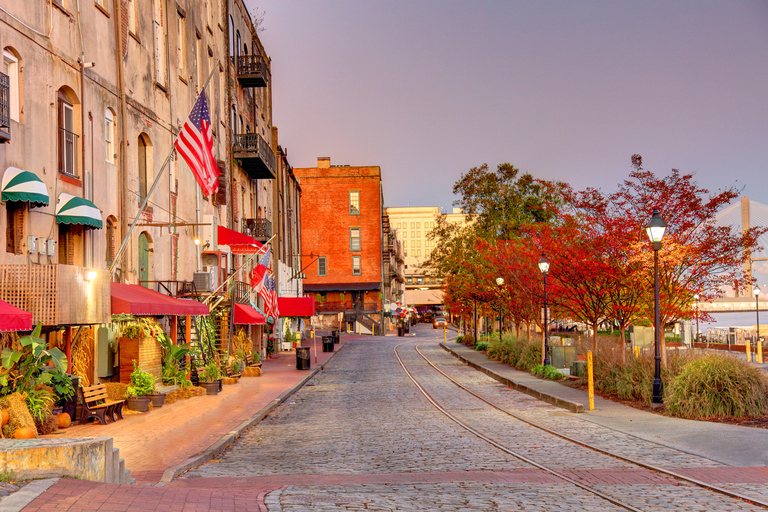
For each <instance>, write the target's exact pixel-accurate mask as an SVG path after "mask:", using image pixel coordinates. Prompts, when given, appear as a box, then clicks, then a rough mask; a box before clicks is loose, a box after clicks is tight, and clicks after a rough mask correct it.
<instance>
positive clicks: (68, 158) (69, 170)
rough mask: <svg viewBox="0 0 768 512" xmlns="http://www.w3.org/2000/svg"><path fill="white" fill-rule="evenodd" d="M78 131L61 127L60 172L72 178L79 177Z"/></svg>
mask: <svg viewBox="0 0 768 512" xmlns="http://www.w3.org/2000/svg"><path fill="white" fill-rule="evenodd" d="M78 137H79V136H78V135H77V134H76V133H73V132H70V131H69V130H67V129H66V128H62V127H61V126H60V127H59V172H60V173H62V174H65V175H67V176H69V177H71V178H77V177H78V176H77V139H78Z"/></svg>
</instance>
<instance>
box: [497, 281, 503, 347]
mask: <svg viewBox="0 0 768 512" xmlns="http://www.w3.org/2000/svg"><path fill="white" fill-rule="evenodd" d="M496 285H497V286H498V287H499V290H501V287H502V286H504V278H503V277H497V278H496ZM499 296H501V292H499ZM501 331H502V327H501V298H499V343H501V341H502V340H501Z"/></svg>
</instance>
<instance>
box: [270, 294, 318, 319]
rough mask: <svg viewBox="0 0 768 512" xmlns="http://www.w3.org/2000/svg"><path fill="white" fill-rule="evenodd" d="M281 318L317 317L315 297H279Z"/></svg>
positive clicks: (278, 304) (278, 307)
mask: <svg viewBox="0 0 768 512" xmlns="http://www.w3.org/2000/svg"><path fill="white" fill-rule="evenodd" d="M277 310H278V311H280V316H315V298H314V297H278V298H277Z"/></svg>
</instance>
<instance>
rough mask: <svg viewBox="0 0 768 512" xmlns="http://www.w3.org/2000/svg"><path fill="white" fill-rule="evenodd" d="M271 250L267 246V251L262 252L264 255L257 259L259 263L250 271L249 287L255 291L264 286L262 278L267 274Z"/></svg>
mask: <svg viewBox="0 0 768 512" xmlns="http://www.w3.org/2000/svg"><path fill="white" fill-rule="evenodd" d="M271 250H272V248H271V247H267V252H265V253H264V256H262V257H261V259H260V260H259V264H258V265H256V266H255V267H254V268H253V270H252V271H251V288H252V289H254V290H256V292H257V293H258V292H260V291H261V289H262V288H263V287H264V278H265V277H266V276H267V269H268V268H269V256H270V254H271Z"/></svg>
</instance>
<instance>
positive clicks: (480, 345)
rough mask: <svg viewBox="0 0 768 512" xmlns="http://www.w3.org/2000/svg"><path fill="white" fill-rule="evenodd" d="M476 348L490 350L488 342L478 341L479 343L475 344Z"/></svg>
mask: <svg viewBox="0 0 768 512" xmlns="http://www.w3.org/2000/svg"><path fill="white" fill-rule="evenodd" d="M475 350H488V342H487V341H478V342H477V345H475Z"/></svg>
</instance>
